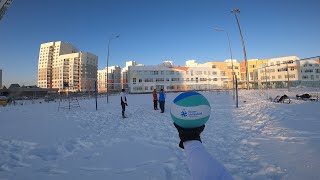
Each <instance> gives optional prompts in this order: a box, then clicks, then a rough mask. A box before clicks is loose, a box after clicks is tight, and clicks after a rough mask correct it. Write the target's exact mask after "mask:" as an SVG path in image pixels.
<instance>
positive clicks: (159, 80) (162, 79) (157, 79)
mask: <svg viewBox="0 0 320 180" xmlns="http://www.w3.org/2000/svg"><path fill="white" fill-rule="evenodd" d="M163 81H164V78H156V82H163Z"/></svg>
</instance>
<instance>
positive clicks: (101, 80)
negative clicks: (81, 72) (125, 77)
mask: <svg viewBox="0 0 320 180" xmlns="http://www.w3.org/2000/svg"><path fill="white" fill-rule="evenodd" d="M108 71H109V72H108V81H107V68H105V69H103V70H98V91H99V92H107V89H108V91H120V90H121V68H120V66H110V67H109V68H108ZM107 82H108V88H107Z"/></svg>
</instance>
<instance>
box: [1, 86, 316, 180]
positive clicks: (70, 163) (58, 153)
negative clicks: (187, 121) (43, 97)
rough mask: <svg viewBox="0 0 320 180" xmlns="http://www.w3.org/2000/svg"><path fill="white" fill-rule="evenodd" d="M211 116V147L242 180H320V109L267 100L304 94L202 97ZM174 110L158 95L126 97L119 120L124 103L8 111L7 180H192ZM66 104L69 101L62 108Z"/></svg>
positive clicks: (114, 99) (4, 112)
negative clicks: (157, 100) (158, 106)
mask: <svg viewBox="0 0 320 180" xmlns="http://www.w3.org/2000/svg"><path fill="white" fill-rule="evenodd" d="M202 94H203V95H205V96H206V97H207V98H208V100H209V102H210V103H211V107H212V114H211V117H210V119H209V121H208V122H207V124H206V128H205V130H204V132H203V134H202V140H203V144H204V146H205V147H206V149H207V150H208V151H209V152H210V154H212V155H213V156H214V157H215V158H216V159H218V160H219V161H220V162H221V163H222V164H224V165H225V166H226V168H227V169H228V170H229V171H230V173H231V174H232V176H233V177H234V178H235V179H320V156H319V152H320V102H308V101H302V100H292V103H291V104H277V103H272V102H270V101H269V100H268V96H269V97H275V96H276V95H283V94H287V95H289V96H290V97H292V98H293V97H294V96H295V94H297V91H293V92H285V90H270V91H269V92H268V93H267V91H260V90H250V91H245V90H243V91H240V92H239V95H240V106H239V108H238V109H237V108H236V107H235V105H234V101H233V100H232V95H231V94H227V93H225V92H223V93H222V92H220V93H217V92H202ZM177 95H178V93H169V94H167V102H166V111H165V113H163V114H161V113H160V111H155V110H153V102H152V96H151V95H150V94H144V95H128V97H127V98H128V105H129V106H127V115H128V118H126V119H122V118H121V107H120V100H119V96H111V97H110V99H109V101H110V103H109V104H107V103H106V98H99V100H98V111H96V110H95V101H94V99H83V100H80V101H79V103H80V106H81V107H80V108H75V109H71V110H68V109H62V110H61V109H60V111H58V102H50V103H41V104H40V103H39V102H36V103H35V104H31V103H30V101H29V102H25V104H24V105H17V106H7V107H0V179H89V178H90V179H113V180H116V179H191V177H190V172H189V170H188V167H187V166H186V156H185V154H184V151H183V150H182V149H180V148H179V147H178V143H179V137H178V133H177V131H176V129H175V128H174V126H173V124H172V120H171V117H170V106H171V103H172V100H173V99H174V98H175V97H176V96H177ZM64 103H66V102H64Z"/></svg>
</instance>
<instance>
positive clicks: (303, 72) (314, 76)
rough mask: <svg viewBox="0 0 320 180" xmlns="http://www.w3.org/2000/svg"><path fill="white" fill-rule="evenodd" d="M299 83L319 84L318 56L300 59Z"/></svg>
mask: <svg viewBox="0 0 320 180" xmlns="http://www.w3.org/2000/svg"><path fill="white" fill-rule="evenodd" d="M299 74H300V76H299V79H300V82H301V85H317V86H320V57H319V56H318V57H315V58H309V59H301V60H300V73H299Z"/></svg>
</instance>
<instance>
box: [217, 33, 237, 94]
mask: <svg viewBox="0 0 320 180" xmlns="http://www.w3.org/2000/svg"><path fill="white" fill-rule="evenodd" d="M214 30H216V31H222V32H225V33H226V35H227V38H228V43H229V50H230V57H231V66H232V67H231V68H232V92H233V100H234V99H235V88H234V70H233V69H234V68H233V59H232V50H231V42H230V37H229V33H228V31H226V30H223V29H219V28H214Z"/></svg>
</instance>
